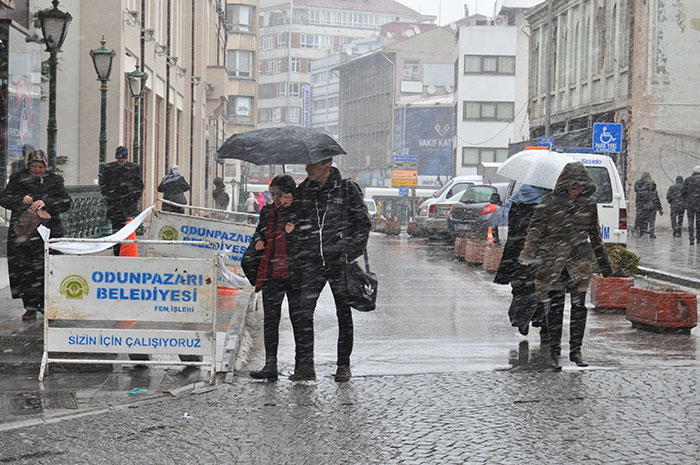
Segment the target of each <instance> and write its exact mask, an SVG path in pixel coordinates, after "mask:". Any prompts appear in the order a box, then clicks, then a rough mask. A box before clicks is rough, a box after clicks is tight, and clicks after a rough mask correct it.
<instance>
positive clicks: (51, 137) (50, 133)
mask: <svg viewBox="0 0 700 465" xmlns="http://www.w3.org/2000/svg"><path fill="white" fill-rule="evenodd" d="M52 5H53V6H52V7H51V8H48V9H46V10H41V11H39V12H38V13H37V17H38V18H39V23H40V24H41V33H42V35H43V36H44V44H46V51H47V52H49V55H50V58H49V119H48V122H47V125H46V135H47V146H48V147H47V152H48V155H49V168H50V169H53V168H55V167H56V133H57V131H58V128H57V125H56V65H57V64H58V58H57V57H56V54H57V53H58V52H60V51H61V47H62V46H63V42H64V41H65V40H66V35H67V34H68V26H69V25H70V23H71V21H72V20H73V17H72V16H71V15H70V13H66V12H63V11H61V10H59V9H58V0H53V2H52Z"/></svg>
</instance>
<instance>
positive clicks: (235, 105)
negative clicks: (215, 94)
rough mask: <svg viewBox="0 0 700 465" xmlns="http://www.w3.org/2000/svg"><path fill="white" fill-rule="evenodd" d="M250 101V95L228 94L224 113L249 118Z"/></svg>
mask: <svg viewBox="0 0 700 465" xmlns="http://www.w3.org/2000/svg"><path fill="white" fill-rule="evenodd" d="M252 102H253V98H252V97H239V96H233V95H230V96H229V97H228V100H227V102H226V114H227V115H228V116H229V117H236V118H248V119H250V116H251V108H252Z"/></svg>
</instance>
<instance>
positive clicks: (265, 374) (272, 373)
mask: <svg viewBox="0 0 700 465" xmlns="http://www.w3.org/2000/svg"><path fill="white" fill-rule="evenodd" d="M250 377H251V378H253V379H264V380H266V381H277V365H271V364H268V363H266V364H265V366H264V367H262V369H261V370H256V371H251V372H250Z"/></svg>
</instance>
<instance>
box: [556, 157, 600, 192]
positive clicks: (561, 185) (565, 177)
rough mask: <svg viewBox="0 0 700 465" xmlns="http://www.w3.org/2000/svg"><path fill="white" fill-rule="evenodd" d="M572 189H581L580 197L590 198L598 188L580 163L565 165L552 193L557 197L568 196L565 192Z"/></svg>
mask: <svg viewBox="0 0 700 465" xmlns="http://www.w3.org/2000/svg"><path fill="white" fill-rule="evenodd" d="M572 187H580V188H581V189H583V192H581V195H580V197H583V198H590V197H591V196H592V195H593V194H595V191H596V190H598V187H597V186H596V185H595V183H594V182H593V178H591V175H590V174H589V173H588V170H587V169H586V167H585V166H583V163H581V162H580V161H576V162H572V163H567V164H566V165H564V169H563V170H562V171H561V174H560V175H559V178H558V179H557V183H556V185H555V186H554V193H555V194H557V195H568V193H567V190H569V189H570V188H572Z"/></svg>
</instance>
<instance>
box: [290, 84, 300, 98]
mask: <svg viewBox="0 0 700 465" xmlns="http://www.w3.org/2000/svg"><path fill="white" fill-rule="evenodd" d="M299 88H300V86H299V83H298V82H290V83H289V96H290V97H299Z"/></svg>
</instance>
